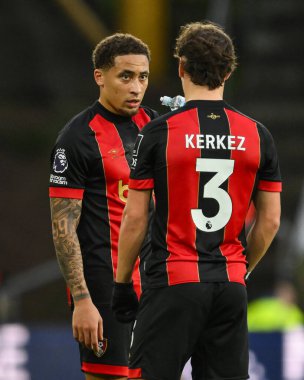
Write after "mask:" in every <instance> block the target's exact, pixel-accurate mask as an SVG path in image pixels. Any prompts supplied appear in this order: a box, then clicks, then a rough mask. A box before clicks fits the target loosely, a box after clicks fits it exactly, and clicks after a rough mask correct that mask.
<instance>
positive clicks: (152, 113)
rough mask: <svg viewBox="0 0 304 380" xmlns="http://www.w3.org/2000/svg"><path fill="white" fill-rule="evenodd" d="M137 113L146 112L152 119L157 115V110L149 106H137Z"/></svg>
mask: <svg viewBox="0 0 304 380" xmlns="http://www.w3.org/2000/svg"><path fill="white" fill-rule="evenodd" d="M139 113H145V114H147V115H148V116H149V118H150V119H151V120H153V119H155V118H157V117H158V116H159V114H158V112H157V111H155V110H154V109H153V108H150V107H147V106H140V107H139Z"/></svg>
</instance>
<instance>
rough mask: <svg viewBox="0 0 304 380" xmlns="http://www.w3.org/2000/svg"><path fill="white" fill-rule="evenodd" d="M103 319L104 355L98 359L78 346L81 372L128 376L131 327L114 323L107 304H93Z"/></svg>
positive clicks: (91, 352) (90, 351) (81, 346)
mask: <svg viewBox="0 0 304 380" xmlns="http://www.w3.org/2000/svg"><path fill="white" fill-rule="evenodd" d="M95 306H96V307H97V309H98V310H99V313H100V315H101V316H102V319H103V335H104V338H105V339H106V342H104V344H103V348H104V349H105V351H104V354H103V355H102V356H101V357H100V358H98V357H97V356H96V355H95V354H94V352H93V351H92V350H89V349H87V348H86V347H85V346H83V345H81V344H79V351H80V361H81V370H82V371H83V372H88V373H93V374H102V375H115V376H121V377H123V376H128V358H129V349H130V339H131V330H132V325H131V324H126V323H119V322H117V321H116V319H115V317H114V315H113V313H112V310H111V307H110V305H109V304H95Z"/></svg>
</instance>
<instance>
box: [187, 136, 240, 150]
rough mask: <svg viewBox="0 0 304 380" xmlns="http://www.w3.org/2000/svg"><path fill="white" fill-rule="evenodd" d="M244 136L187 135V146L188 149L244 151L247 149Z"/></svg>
mask: <svg viewBox="0 0 304 380" xmlns="http://www.w3.org/2000/svg"><path fill="white" fill-rule="evenodd" d="M245 141H246V139H245V137H244V136H233V135H228V136H227V135H208V134H207V135H194V134H191V135H188V134H186V135H185V146H186V148H187V149H190V148H196V149H223V150H242V151H245V150H246V148H245V146H244V144H245Z"/></svg>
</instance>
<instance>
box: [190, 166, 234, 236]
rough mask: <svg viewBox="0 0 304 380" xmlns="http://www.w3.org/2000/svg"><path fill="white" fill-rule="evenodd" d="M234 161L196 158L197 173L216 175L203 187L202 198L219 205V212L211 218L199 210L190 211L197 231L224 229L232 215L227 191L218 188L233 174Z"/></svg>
mask: <svg viewBox="0 0 304 380" xmlns="http://www.w3.org/2000/svg"><path fill="white" fill-rule="evenodd" d="M233 169H234V160H224V159H213V158H197V160H196V171H197V172H212V173H216V174H215V175H214V176H213V177H212V178H211V179H210V181H208V182H207V183H206V185H205V186H204V192H203V198H213V199H215V200H216V201H217V202H218V204H219V211H218V213H217V214H216V215H215V216H213V217H206V216H205V215H204V214H203V211H202V210H200V209H192V210H191V216H192V219H193V222H194V224H195V225H196V227H197V228H198V229H200V230H201V231H204V232H215V231H218V230H220V229H221V228H223V227H225V226H226V224H227V223H228V222H229V219H230V217H231V214H232V202H231V198H230V196H229V194H228V193H227V191H225V190H223V189H221V188H220V187H219V186H221V184H222V183H223V182H225V181H226V180H227V178H229V176H230V175H231V174H232V173H233Z"/></svg>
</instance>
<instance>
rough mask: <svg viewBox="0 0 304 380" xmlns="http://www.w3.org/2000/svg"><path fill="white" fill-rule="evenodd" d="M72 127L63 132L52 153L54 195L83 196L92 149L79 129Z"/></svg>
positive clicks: (52, 188)
mask: <svg viewBox="0 0 304 380" xmlns="http://www.w3.org/2000/svg"><path fill="white" fill-rule="evenodd" d="M72 127H73V126H71V127H70V128H67V129H66V130H64V131H63V132H62V133H61V135H60V136H59V138H58V140H57V141H56V145H55V147H54V149H53V151H52V154H51V167H50V182H49V186H50V195H51V196H52V197H64V198H82V195H83V191H84V189H85V184H86V180H87V177H88V173H89V167H90V161H91V155H90V154H91V153H90V151H91V149H90V147H89V145H88V143H86V142H85V141H84V136H82V135H81V134H80V132H79V131H78V129H77V128H72ZM86 136H87V135H85V137H86ZM87 140H88V139H87Z"/></svg>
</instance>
